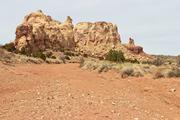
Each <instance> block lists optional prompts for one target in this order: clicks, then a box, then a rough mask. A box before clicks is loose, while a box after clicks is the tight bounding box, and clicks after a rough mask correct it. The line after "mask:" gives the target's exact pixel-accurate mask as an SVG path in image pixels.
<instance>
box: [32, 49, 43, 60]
mask: <svg viewBox="0 0 180 120" xmlns="http://www.w3.org/2000/svg"><path fill="white" fill-rule="evenodd" d="M33 57H36V58H41V59H42V60H46V56H45V55H44V54H43V52H41V51H38V52H36V53H33Z"/></svg>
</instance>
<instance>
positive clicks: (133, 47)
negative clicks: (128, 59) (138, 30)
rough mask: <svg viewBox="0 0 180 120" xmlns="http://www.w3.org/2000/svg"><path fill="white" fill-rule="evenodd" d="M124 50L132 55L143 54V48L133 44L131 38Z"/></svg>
mask: <svg viewBox="0 0 180 120" xmlns="http://www.w3.org/2000/svg"><path fill="white" fill-rule="evenodd" d="M126 48H127V49H128V50H129V51H131V52H132V53H134V54H140V53H144V52H143V47H141V46H136V45H135V43H134V39H132V38H129V43H128V44H127V45H126Z"/></svg>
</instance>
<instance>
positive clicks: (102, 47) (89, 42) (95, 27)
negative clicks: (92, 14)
mask: <svg viewBox="0 0 180 120" xmlns="http://www.w3.org/2000/svg"><path fill="white" fill-rule="evenodd" d="M74 40H75V43H76V47H77V49H78V51H80V52H83V53H86V54H88V55H92V56H103V55H104V54H105V53H107V51H108V50H109V49H114V48H115V46H117V45H120V42H121V39H120V35H119V33H118V29H117V26H116V25H113V24H112V23H107V22H95V23H90V22H81V23H78V24H77V25H76V26H75V27H74Z"/></svg>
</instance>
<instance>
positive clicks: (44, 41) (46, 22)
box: [15, 11, 75, 52]
mask: <svg viewBox="0 0 180 120" xmlns="http://www.w3.org/2000/svg"><path fill="white" fill-rule="evenodd" d="M73 36H74V34H73V24H72V19H71V18H70V17H68V18H67V20H66V21H65V22H64V23H60V22H58V21H55V20H52V18H51V17H50V16H46V15H45V14H43V13H42V11H37V12H34V13H31V14H30V15H28V16H26V17H25V18H24V21H23V23H22V24H21V25H19V26H18V27H17V29H16V40H15V46H16V49H18V50H22V49H23V48H24V49H26V50H27V51H29V52H35V51H39V50H42V51H43V50H45V49H53V50H54V49H59V48H62V47H63V48H71V49H73V48H74V46H75V45H74V38H73Z"/></svg>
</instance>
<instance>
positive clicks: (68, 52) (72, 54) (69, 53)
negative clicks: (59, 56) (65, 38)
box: [64, 51, 75, 56]
mask: <svg viewBox="0 0 180 120" xmlns="http://www.w3.org/2000/svg"><path fill="white" fill-rule="evenodd" d="M64 55H67V56H75V54H74V53H73V52H70V51H66V52H64Z"/></svg>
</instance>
